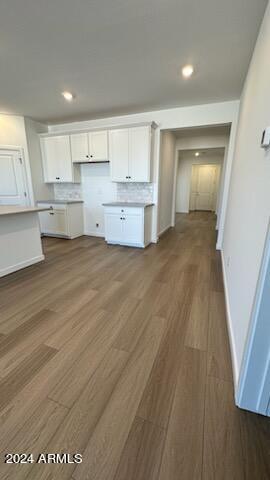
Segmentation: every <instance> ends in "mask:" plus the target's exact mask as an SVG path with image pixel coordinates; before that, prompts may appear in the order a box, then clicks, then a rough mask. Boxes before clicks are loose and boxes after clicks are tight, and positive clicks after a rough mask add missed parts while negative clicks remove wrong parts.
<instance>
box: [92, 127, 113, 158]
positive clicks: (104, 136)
mask: <svg viewBox="0 0 270 480" xmlns="http://www.w3.org/2000/svg"><path fill="white" fill-rule="evenodd" d="M88 135H89V154H90V161H93V162H101V161H104V160H108V159H109V155H108V132H107V130H101V131H99V132H90V133H89V134H88Z"/></svg>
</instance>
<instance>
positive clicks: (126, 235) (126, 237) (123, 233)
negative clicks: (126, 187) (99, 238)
mask: <svg viewBox="0 0 270 480" xmlns="http://www.w3.org/2000/svg"><path fill="white" fill-rule="evenodd" d="M151 224H152V207H151V206H147V207H129V206H123V207H119V206H113V205H105V239H106V242H107V243H114V244H118V245H127V246H130V247H141V248H144V247H146V246H147V245H149V243H151Z"/></svg>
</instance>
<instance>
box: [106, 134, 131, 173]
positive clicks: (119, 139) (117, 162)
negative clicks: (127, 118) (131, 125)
mask: <svg viewBox="0 0 270 480" xmlns="http://www.w3.org/2000/svg"><path fill="white" fill-rule="evenodd" d="M109 139H110V140H109V144H110V147H109V148H110V161H111V180H112V181H113V182H128V181H129V178H128V177H129V169H128V164H129V130H128V128H122V129H119V130H118V129H117V130H111V131H110V134H109Z"/></svg>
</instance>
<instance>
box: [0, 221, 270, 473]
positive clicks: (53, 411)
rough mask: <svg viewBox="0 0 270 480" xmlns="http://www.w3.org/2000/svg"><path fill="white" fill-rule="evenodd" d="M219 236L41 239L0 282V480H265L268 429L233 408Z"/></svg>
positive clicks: (269, 467)
mask: <svg viewBox="0 0 270 480" xmlns="http://www.w3.org/2000/svg"><path fill="white" fill-rule="evenodd" d="M215 237H216V233H215V217H214V215H212V214H210V213H206V212H204V213H203V212H201V213H198V212H197V213H192V214H189V215H178V216H177V225H176V228H175V229H171V230H170V231H168V232H167V233H166V234H165V235H163V236H162V238H161V240H160V242H159V243H158V244H157V245H151V246H150V247H149V248H147V249H146V250H139V249H132V248H124V247H120V246H108V245H106V244H105V242H104V240H102V239H98V238H94V237H81V238H79V239H76V240H72V241H68V240H60V239H52V238H46V239H44V249H45V254H46V260H45V262H44V263H42V264H39V265H36V266H32V267H29V268H27V269H25V270H23V271H20V272H17V273H15V274H12V275H9V276H7V277H5V278H2V279H1V280H0V306H1V310H0V313H1V316H0V395H1V396H0V431H1V447H0V449H1V463H0V478H1V480H2V479H12V480H13V479H14V480H23V479H27V480H70V479H72V480H87V479H89V480H180V479H181V480H197V479H202V480H223V479H228V480H233V479H235V480H242V479H248V480H255V479H256V480H266V479H269V478H270V446H269V445H270V425H269V419H267V418H264V417H261V416H258V415H254V414H252V413H249V412H244V411H240V410H239V409H237V408H236V407H235V406H234V401H233V383H232V371H231V363H230V354H229V345H228V337H227V329H226V319H225V306H224V292H223V283H222V274H221V263H220V255H219V253H218V252H216V251H215V240H216V238H215ZM8 452H11V453H33V456H34V459H36V458H37V456H38V454H39V453H70V454H75V453H81V454H82V455H83V462H82V463H81V464H78V465H76V464H74V463H69V464H50V465H48V464H31V463H29V464H22V465H6V464H4V454H5V453H8Z"/></svg>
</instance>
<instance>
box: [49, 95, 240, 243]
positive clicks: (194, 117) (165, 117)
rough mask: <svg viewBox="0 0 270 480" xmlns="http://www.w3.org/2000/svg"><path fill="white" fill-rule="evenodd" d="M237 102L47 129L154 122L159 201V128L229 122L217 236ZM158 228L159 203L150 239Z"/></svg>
mask: <svg viewBox="0 0 270 480" xmlns="http://www.w3.org/2000/svg"><path fill="white" fill-rule="evenodd" d="M238 108H239V102H238V101H231V102H222V103H212V104H207V105H197V106H192V107H183V108H171V109H167V110H157V111H151V112H144V113H138V114H133V115H122V116H117V117H108V118H102V119H96V120H87V121H82V122H72V123H66V124H58V125H50V126H49V131H50V132H67V131H69V132H73V131H79V130H83V129H90V128H107V127H110V126H116V125H117V126H118V125H119V126H121V125H128V124H130V125H132V124H136V123H140V122H151V121H155V122H156V123H157V124H158V128H157V129H156V133H155V152H154V180H153V201H154V203H156V204H157V202H158V178H159V159H160V156H159V143H160V130H163V129H175V128H188V127H194V126H195V127H196V126H198V127H199V126H206V125H224V124H229V123H230V124H231V125H232V127H231V137H230V144H229V146H228V155H227V165H226V181H225V182H224V203H223V205H222V208H221V219H220V232H221V234H220V238H221V235H222V232H223V222H224V217H225V211H226V202H227V190H228V186H229V181H230V171H231V163H232V157H233V149H234V137H235V130H236V124H237V118H238ZM157 230H158V205H157V206H156V207H155V208H154V215H153V226H152V240H153V241H155V240H156V238H157Z"/></svg>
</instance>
